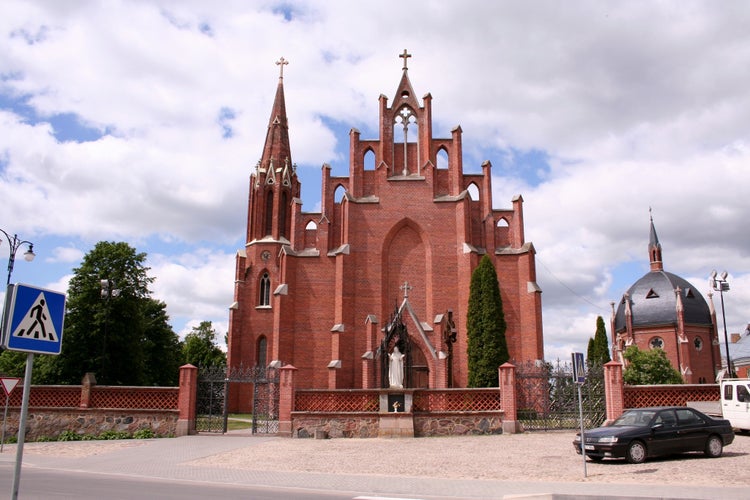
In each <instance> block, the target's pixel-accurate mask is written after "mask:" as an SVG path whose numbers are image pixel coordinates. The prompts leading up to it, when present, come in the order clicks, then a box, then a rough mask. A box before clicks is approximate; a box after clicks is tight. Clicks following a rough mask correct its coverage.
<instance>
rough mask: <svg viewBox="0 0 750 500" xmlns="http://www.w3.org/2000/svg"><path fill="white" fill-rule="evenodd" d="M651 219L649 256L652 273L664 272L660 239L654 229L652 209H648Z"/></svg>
mask: <svg viewBox="0 0 750 500" xmlns="http://www.w3.org/2000/svg"><path fill="white" fill-rule="evenodd" d="M648 212H649V219H651V232H650V234H649V238H648V255H649V260H650V262H651V270H652V271H663V270H664V263H663V262H662V260H661V243H659V237H658V236H657V235H656V228H655V227H654V217H653V215H651V208H649V209H648Z"/></svg>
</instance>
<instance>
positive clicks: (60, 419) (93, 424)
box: [5, 408, 179, 441]
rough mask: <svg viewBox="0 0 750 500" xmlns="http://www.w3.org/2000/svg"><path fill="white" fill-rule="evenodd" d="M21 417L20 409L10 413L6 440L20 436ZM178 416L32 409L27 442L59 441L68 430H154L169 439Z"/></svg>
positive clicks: (154, 412)
mask: <svg viewBox="0 0 750 500" xmlns="http://www.w3.org/2000/svg"><path fill="white" fill-rule="evenodd" d="M19 416H20V412H19V411H18V410H16V411H13V410H10V411H9V412H8V420H7V428H6V431H5V436H6V440H7V439H8V437H9V436H15V435H17V434H18V420H19ZM178 416H179V412H178V411H177V410H105V409H82V408H29V411H28V414H27V415H26V436H25V441H36V440H38V439H40V438H46V439H57V438H58V436H59V435H60V434H62V433H63V432H65V431H72V432H75V433H76V434H79V435H82V436H83V435H89V436H98V435H100V434H101V433H102V432H104V431H117V432H127V433H128V434H133V433H134V432H135V431H138V430H141V429H151V431H153V433H154V435H156V436H161V437H168V436H174V435H175V434H176V428H177V417H178Z"/></svg>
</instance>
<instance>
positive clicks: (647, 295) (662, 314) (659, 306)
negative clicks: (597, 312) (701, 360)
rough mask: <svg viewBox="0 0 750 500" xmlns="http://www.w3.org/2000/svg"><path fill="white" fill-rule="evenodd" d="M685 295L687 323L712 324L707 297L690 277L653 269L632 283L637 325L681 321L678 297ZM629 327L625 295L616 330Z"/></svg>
mask: <svg viewBox="0 0 750 500" xmlns="http://www.w3.org/2000/svg"><path fill="white" fill-rule="evenodd" d="M676 288H679V289H680V293H681V295H682V305H683V311H684V318H685V324H690V325H712V321H711V311H710V310H709V308H708V304H707V303H706V300H705V299H704V298H703V295H701V294H700V293H699V292H698V290H696V288H695V287H694V286H693V285H691V284H690V283H689V282H688V281H687V280H685V279H683V278H680V277H679V276H677V275H675V274H672V273H669V272H666V271H661V270H659V271H650V272H648V273H646V274H645V275H644V276H643V277H642V278H641V279H639V280H638V281H636V282H635V283H634V284H633V286H631V287H630V288H629V289H628V291H627V295H628V296H629V297H630V309H631V312H632V315H633V316H632V319H633V328H639V327H646V326H656V325H668V324H677V297H676V296H675V289H676ZM623 330H625V296H623V298H622V300H621V301H620V304H619V305H618V306H617V313H616V314H615V331H616V332H620V331H623Z"/></svg>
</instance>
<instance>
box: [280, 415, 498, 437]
mask: <svg viewBox="0 0 750 500" xmlns="http://www.w3.org/2000/svg"><path fill="white" fill-rule="evenodd" d="M399 415H405V416H409V415H411V418H412V419H413V421H414V437H432V436H463V435H469V434H502V432H503V418H502V415H503V413H502V412H450V413H429V414H428V413H412V414H408V413H407V414H399ZM386 416H388V415H386ZM390 416H393V414H390ZM380 417H381V415H380V414H378V413H375V412H361V413H348V414H347V413H312V412H292V437H296V438H312V437H316V436H318V437H320V436H325V437H327V438H374V437H378V436H382V435H383V434H382V433H381V418H380Z"/></svg>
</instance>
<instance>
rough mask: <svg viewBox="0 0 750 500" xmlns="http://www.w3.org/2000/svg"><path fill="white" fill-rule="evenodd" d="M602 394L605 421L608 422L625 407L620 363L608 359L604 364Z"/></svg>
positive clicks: (617, 415)
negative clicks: (603, 397) (605, 408)
mask: <svg viewBox="0 0 750 500" xmlns="http://www.w3.org/2000/svg"><path fill="white" fill-rule="evenodd" d="M604 396H605V399H606V401H607V422H608V423H609V422H612V421H613V420H615V419H616V418H617V417H619V416H620V415H622V411H623V410H624V407H625V388H624V385H623V381H622V363H618V362H617V361H610V362H609V363H606V364H605V365H604Z"/></svg>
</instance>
